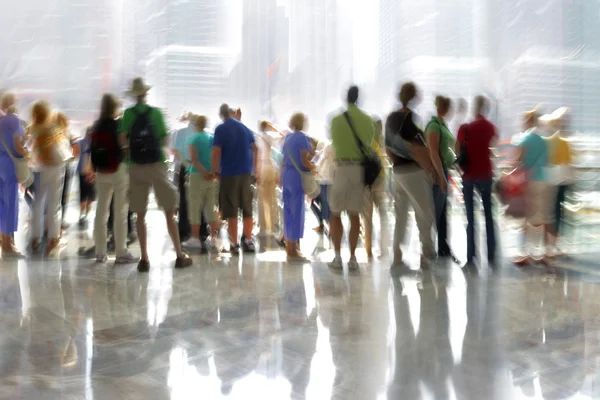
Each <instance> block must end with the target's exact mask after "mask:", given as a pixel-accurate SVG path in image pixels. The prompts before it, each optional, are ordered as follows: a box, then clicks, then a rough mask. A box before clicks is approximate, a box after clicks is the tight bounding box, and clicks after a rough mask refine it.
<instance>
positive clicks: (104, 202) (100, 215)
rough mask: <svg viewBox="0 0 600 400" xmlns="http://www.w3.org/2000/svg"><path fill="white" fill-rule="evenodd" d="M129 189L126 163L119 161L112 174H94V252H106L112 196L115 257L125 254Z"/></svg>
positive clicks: (98, 253) (101, 253)
mask: <svg viewBox="0 0 600 400" xmlns="http://www.w3.org/2000/svg"><path fill="white" fill-rule="evenodd" d="M128 189H129V174H128V171H127V165H126V164H125V163H121V165H120V166H119V169H118V170H117V172H115V173H114V174H101V173H98V174H96V197H97V201H98V203H97V204H96V217H95V219H94V241H95V242H96V254H97V255H105V254H106V241H107V237H106V230H107V224H108V213H109V207H110V202H111V200H112V198H113V193H114V197H115V201H114V203H113V234H114V235H115V247H116V255H117V257H121V256H124V255H125V254H127V211H128V209H129V202H128V200H127V191H128Z"/></svg>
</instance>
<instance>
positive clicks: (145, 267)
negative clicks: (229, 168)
mask: <svg viewBox="0 0 600 400" xmlns="http://www.w3.org/2000/svg"><path fill="white" fill-rule="evenodd" d="M150 89H151V86H148V85H146V84H145V83H144V80H143V79H142V78H135V79H134V80H133V81H132V83H131V87H130V88H129V90H128V91H127V92H126V94H127V95H129V96H131V97H133V98H134V99H135V100H136V104H135V105H134V106H133V107H130V108H128V109H127V110H125V113H124V114H123V118H122V119H121V126H120V127H119V131H120V133H121V146H122V147H123V149H124V150H126V151H128V154H129V162H130V165H129V204H130V206H131V210H132V211H133V212H134V213H136V214H137V224H136V225H137V232H138V240H139V242H140V249H141V252H142V257H141V259H140V261H139V263H138V271H140V272H148V271H149V270H150V259H149V257H148V236H147V235H148V233H147V231H146V212H147V210H148V198H149V196H150V189H154V194H155V196H156V200H157V202H158V205H159V207H160V208H162V209H163V210H164V213H165V218H166V220H167V229H168V231H169V236H170V237H171V241H172V242H173V247H175V252H176V254H177V258H176V260H175V268H185V267H189V266H191V265H192V264H193V260H192V259H191V258H190V256H189V255H187V254H186V253H184V252H183V251H182V250H181V242H180V240H179V229H178V227H177V223H176V221H175V214H176V213H177V207H178V206H179V198H178V193H177V189H176V188H175V187H174V186H173V184H172V183H171V182H170V181H169V178H168V175H167V166H166V164H165V161H166V157H165V154H164V151H163V147H164V146H165V144H166V143H165V142H166V139H167V127H166V125H165V122H164V119H163V115H162V112H161V111H160V110H159V109H158V108H155V107H150V106H149V105H148V104H146V98H147V94H148V91H149V90H150Z"/></svg>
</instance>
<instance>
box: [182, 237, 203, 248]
mask: <svg viewBox="0 0 600 400" xmlns="http://www.w3.org/2000/svg"><path fill="white" fill-rule="evenodd" d="M181 245H182V246H183V247H185V248H186V249H201V248H202V242H201V241H200V239H196V238H194V237H193V238H190V239H188V240H186V241H185V242H183V243H181Z"/></svg>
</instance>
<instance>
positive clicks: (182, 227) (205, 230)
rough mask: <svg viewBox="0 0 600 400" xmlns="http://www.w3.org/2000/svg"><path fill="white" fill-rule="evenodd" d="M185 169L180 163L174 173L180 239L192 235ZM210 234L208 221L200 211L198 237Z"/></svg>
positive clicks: (201, 237) (204, 237) (203, 237)
mask: <svg viewBox="0 0 600 400" xmlns="http://www.w3.org/2000/svg"><path fill="white" fill-rule="evenodd" d="M187 176H188V173H187V169H186V168H185V167H184V166H183V165H182V166H181V167H180V168H179V173H178V174H176V177H175V179H176V182H175V183H176V185H177V187H178V188H179V218H178V219H179V222H178V225H179V237H180V238H181V240H184V239H185V238H188V237H190V236H191V235H192V226H191V225H190V217H189V212H188V196H187V187H186V180H187ZM209 235H210V229H209V227H208V223H207V222H206V219H205V218H204V213H202V222H201V224H200V239H206V238H207V237H208V236H209Z"/></svg>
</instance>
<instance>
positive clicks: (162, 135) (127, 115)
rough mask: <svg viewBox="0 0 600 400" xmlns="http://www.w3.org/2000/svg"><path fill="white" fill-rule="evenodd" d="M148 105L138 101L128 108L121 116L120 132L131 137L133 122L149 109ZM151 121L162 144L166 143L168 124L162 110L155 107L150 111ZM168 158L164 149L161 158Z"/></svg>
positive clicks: (162, 159) (163, 160) (163, 159)
mask: <svg viewBox="0 0 600 400" xmlns="http://www.w3.org/2000/svg"><path fill="white" fill-rule="evenodd" d="M148 107H149V106H148V105H147V104H143V103H138V104H136V105H135V106H133V107H130V108H128V109H127V110H125V112H124V113H123V118H121V126H119V132H121V133H124V134H125V136H126V137H127V138H129V131H130V130H131V128H132V127H133V123H134V122H135V119H136V118H137V116H138V115H140V114H143V113H144V112H146V111H147V110H148ZM150 121H152V124H153V125H154V128H155V129H156V133H157V135H158V138H159V139H160V140H161V143H162V145H163V146H164V145H165V139H166V137H167V136H168V133H167V126H166V125H165V120H164V118H163V115H162V112H161V111H160V110H159V109H158V108H156V107H153V108H152V111H151V112H150ZM166 159H167V157H166V155H165V152H164V150H163V151H162V152H161V157H160V160H161V161H162V162H165V161H166Z"/></svg>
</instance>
